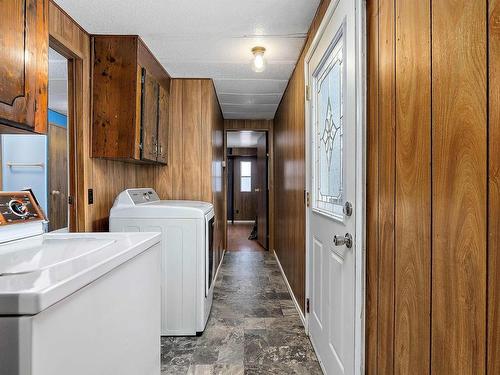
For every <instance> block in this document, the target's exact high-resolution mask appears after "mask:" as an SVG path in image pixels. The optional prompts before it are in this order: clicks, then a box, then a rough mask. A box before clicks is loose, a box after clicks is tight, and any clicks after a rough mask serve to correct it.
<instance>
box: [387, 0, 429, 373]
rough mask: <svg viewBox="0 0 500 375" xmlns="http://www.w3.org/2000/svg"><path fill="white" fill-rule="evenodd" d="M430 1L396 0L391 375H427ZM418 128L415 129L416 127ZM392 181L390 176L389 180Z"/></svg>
mask: <svg viewBox="0 0 500 375" xmlns="http://www.w3.org/2000/svg"><path fill="white" fill-rule="evenodd" d="M430 14H431V12H430V2H429V1H410V2H409V1H407V0H396V2H395V19H396V20H397V21H396V30H395V35H396V44H395V53H396V55H395V87H396V90H395V95H396V96H395V102H394V103H395V108H394V110H395V116H396V119H395V124H396V129H395V142H396V143H395V152H396V155H395V160H396V171H395V173H396V176H395V221H394V224H395V253H394V256H395V258H394V260H395V263H394V268H395V279H394V283H395V301H394V303H395V311H394V315H395V317H394V319H395V321H394V324H395V326H394V331H395V334H394V372H395V373H396V374H410V373H417V374H421V375H423V374H427V373H429V361H430V358H429V355H430V306H431V299H430V294H431V292H430V271H431V142H430V140H431V55H430V50H431V41H430V37H431V33H430ZM417 124H418V126H416V125H417ZM391 178H392V176H391Z"/></svg>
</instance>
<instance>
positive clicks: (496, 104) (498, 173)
mask: <svg viewBox="0 0 500 375" xmlns="http://www.w3.org/2000/svg"><path fill="white" fill-rule="evenodd" d="M499 56H500V1H499V0H490V1H489V156H490V158H489V202H488V209H489V212H488V223H489V228H488V235H489V238H488V239H489V243H488V323H487V327H488V333H487V334H488V342H487V344H488V353H487V358H488V361H487V370H488V371H487V373H488V374H500V59H499Z"/></svg>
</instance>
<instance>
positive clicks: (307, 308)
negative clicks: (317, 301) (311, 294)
mask: <svg viewBox="0 0 500 375" xmlns="http://www.w3.org/2000/svg"><path fill="white" fill-rule="evenodd" d="M309 309H310V302H309V298H306V313H308V314H309Z"/></svg>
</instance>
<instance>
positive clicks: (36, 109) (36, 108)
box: [35, 99, 38, 112]
mask: <svg viewBox="0 0 500 375" xmlns="http://www.w3.org/2000/svg"><path fill="white" fill-rule="evenodd" d="M35 112H38V100H36V99H35Z"/></svg>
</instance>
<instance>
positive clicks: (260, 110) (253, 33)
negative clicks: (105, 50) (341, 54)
mask: <svg viewBox="0 0 500 375" xmlns="http://www.w3.org/2000/svg"><path fill="white" fill-rule="evenodd" d="M319 1H320V0H212V1H208V0H143V1H137V0H86V1H81V0H56V2H57V3H58V4H59V5H60V6H61V7H62V8H63V9H64V10H65V11H66V12H67V13H68V14H70V15H71V16H72V17H73V18H74V19H75V20H76V21H77V22H78V23H80V25H82V26H83V27H84V28H85V29H86V30H87V31H89V32H90V33H94V34H100V33H103V34H138V35H140V36H141V37H142V39H143V40H144V41H145V42H146V44H147V45H148V47H149V48H150V49H151V51H152V52H153V53H154V54H155V56H156V57H157V58H158V60H159V61H160V62H161V63H162V64H163V66H164V67H165V69H166V70H167V72H168V73H169V74H170V75H171V76H172V77H177V78H181V77H184V78H185V77H188V78H212V79H213V80H214V81H215V86H216V90H217V95H218V96H219V101H220V103H221V106H222V110H223V112H224V117H225V118H228V119H229V118H242V119H271V118H273V117H274V114H275V112H276V109H277V106H278V103H279V101H280V99H281V96H282V95H283V92H284V89H285V88H286V85H287V82H288V79H289V78H290V75H291V73H292V71H293V68H294V67H295V64H296V62H297V59H298V56H299V53H300V50H301V48H302V46H303V44H304V39H305V36H306V33H307V31H308V29H309V25H310V23H311V20H312V18H313V16H314V13H315V12H316V8H317V7H318V4H319ZM257 45H259V46H263V47H265V48H266V54H265V58H266V61H267V64H268V65H267V69H266V70H265V71H264V72H262V73H255V72H253V71H252V68H251V61H252V53H251V49H252V47H255V46H257Z"/></svg>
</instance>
